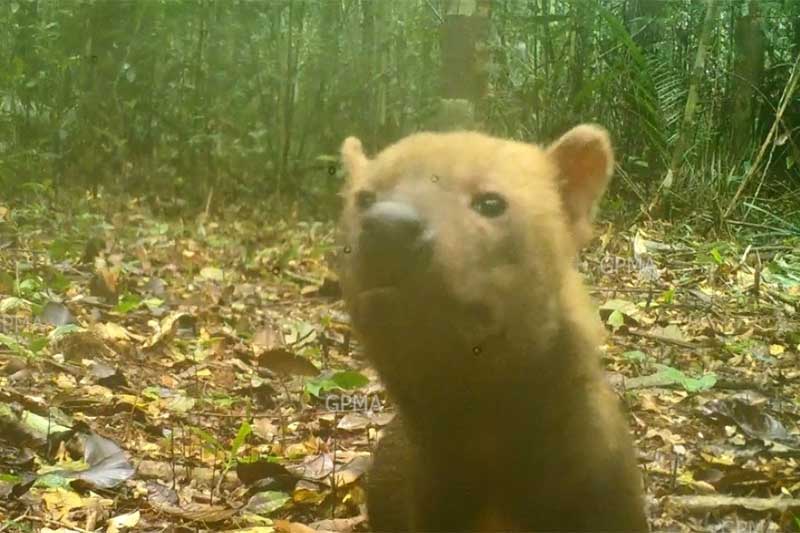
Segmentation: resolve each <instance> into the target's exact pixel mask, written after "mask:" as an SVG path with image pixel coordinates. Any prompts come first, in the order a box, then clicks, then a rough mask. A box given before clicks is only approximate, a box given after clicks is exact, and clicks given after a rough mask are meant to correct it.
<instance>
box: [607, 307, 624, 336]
mask: <svg viewBox="0 0 800 533" xmlns="http://www.w3.org/2000/svg"><path fill="white" fill-rule="evenodd" d="M606 323H607V324H608V325H609V326H611V329H613V330H614V331H617V330H618V329H619V328H621V327H622V326H624V325H625V315H623V314H622V312H621V311H620V310H619V309H617V310H614V311H612V312H611V314H610V315H608V320H606Z"/></svg>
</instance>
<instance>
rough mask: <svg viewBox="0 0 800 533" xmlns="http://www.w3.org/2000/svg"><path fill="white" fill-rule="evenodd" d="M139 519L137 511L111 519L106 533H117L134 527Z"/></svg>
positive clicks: (139, 515)
mask: <svg viewBox="0 0 800 533" xmlns="http://www.w3.org/2000/svg"><path fill="white" fill-rule="evenodd" d="M140 518H141V514H140V513H139V511H133V512H132V513H125V514H121V515H118V516H115V517H113V518H109V520H108V527H107V528H106V533H119V532H120V531H121V530H122V528H130V527H134V526H135V525H136V524H138V523H139V519H140Z"/></svg>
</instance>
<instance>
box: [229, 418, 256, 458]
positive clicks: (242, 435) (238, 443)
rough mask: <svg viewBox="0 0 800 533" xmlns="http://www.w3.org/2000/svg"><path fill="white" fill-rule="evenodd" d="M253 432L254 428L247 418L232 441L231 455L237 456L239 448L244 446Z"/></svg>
mask: <svg viewBox="0 0 800 533" xmlns="http://www.w3.org/2000/svg"><path fill="white" fill-rule="evenodd" d="M251 433H253V428H252V427H250V424H249V423H248V422H247V420H245V421H244V422H242V425H240V426H239V431H238V432H237V433H236V437H235V438H234V439H233V442H232V443H231V457H235V456H236V452H238V451H239V448H241V447H242V445H243V444H244V443H245V441H246V440H247V437H249V436H250V434H251Z"/></svg>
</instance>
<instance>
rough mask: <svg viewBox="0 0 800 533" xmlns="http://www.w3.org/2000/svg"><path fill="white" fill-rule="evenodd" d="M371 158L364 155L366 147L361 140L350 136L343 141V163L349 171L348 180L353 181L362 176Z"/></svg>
mask: <svg viewBox="0 0 800 533" xmlns="http://www.w3.org/2000/svg"><path fill="white" fill-rule="evenodd" d="M368 162H369V160H368V159H367V156H365V155H364V148H363V147H362V146H361V141H359V140H358V139H357V138H355V137H348V138H347V139H345V140H344V143H342V163H344V168H345V170H346V171H347V176H348V178H347V179H348V182H350V183H352V182H354V181H357V180H358V179H359V178H360V175H361V173H362V172H363V171H364V167H365V166H366V165H367V163H368Z"/></svg>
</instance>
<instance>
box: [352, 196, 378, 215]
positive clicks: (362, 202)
mask: <svg viewBox="0 0 800 533" xmlns="http://www.w3.org/2000/svg"><path fill="white" fill-rule="evenodd" d="M375 199H376V197H375V193H374V192H372V191H358V192H357V193H356V206H358V208H359V209H361V210H362V211H363V210H364V209H369V207H370V206H371V205H372V204H374V203H375Z"/></svg>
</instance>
